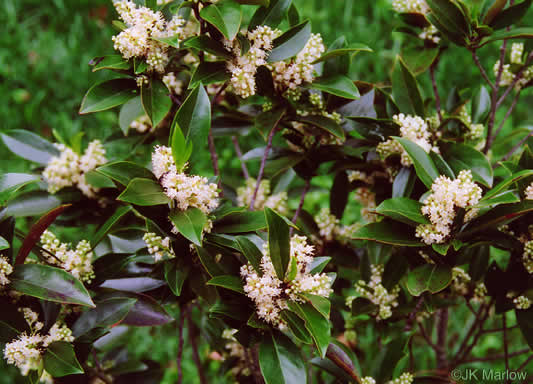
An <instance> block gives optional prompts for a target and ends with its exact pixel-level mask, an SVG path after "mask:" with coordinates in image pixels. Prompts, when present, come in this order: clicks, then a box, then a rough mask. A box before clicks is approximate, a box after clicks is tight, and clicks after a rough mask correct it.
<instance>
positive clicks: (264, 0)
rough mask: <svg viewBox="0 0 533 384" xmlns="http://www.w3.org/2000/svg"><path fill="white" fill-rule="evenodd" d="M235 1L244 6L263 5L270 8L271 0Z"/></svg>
mask: <svg viewBox="0 0 533 384" xmlns="http://www.w3.org/2000/svg"><path fill="white" fill-rule="evenodd" d="M235 1H236V2H237V3H239V4H243V5H261V6H263V7H268V6H269V5H270V0H235Z"/></svg>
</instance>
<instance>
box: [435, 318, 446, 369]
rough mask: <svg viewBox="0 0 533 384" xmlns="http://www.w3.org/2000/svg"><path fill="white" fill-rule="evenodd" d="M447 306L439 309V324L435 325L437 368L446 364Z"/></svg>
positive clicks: (444, 366) (442, 367)
mask: <svg viewBox="0 0 533 384" xmlns="http://www.w3.org/2000/svg"><path fill="white" fill-rule="evenodd" d="M447 331H448V308H443V309H441V310H440V311H439V324H438V326H437V347H438V351H437V369H444V368H446V366H447V365H448V358H447V357H446V344H447V334H448V332H447Z"/></svg>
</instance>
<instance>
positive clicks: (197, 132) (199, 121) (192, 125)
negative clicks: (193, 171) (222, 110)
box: [170, 84, 211, 163]
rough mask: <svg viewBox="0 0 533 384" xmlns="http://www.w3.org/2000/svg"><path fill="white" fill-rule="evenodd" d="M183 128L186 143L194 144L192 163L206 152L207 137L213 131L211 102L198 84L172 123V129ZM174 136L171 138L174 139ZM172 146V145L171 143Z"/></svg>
mask: <svg viewBox="0 0 533 384" xmlns="http://www.w3.org/2000/svg"><path fill="white" fill-rule="evenodd" d="M177 128H181V130H182V132H183V136H184V137H185V139H186V142H190V143H192V146H193V148H194V152H193V154H192V159H191V162H193V163H194V159H199V158H200V157H201V156H202V155H203V154H204V153H205V151H206V144H207V136H208V135H209V130H210V129H211V102H210V101H209V96H208V95H207V93H206V91H205V89H204V87H203V86H202V85H201V84H198V85H197V86H196V88H194V89H193V90H192V91H191V93H190V94H189V96H187V99H185V101H184V102H183V104H182V105H181V107H180V109H179V110H178V112H177V113H176V116H175V117H174V121H173V122H172V129H177ZM173 137H174V135H173V134H172V135H171V136H170V138H173ZM170 144H171V145H172V143H170Z"/></svg>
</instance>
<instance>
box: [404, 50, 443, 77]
mask: <svg viewBox="0 0 533 384" xmlns="http://www.w3.org/2000/svg"><path fill="white" fill-rule="evenodd" d="M438 55H439V48H437V47H436V48H427V47H413V48H407V49H405V50H403V51H402V58H403V60H404V62H405V65H406V66H407V68H409V70H410V71H411V72H412V73H413V74H415V75H420V74H421V73H424V72H425V71H427V70H428V68H429V67H430V66H431V64H433V62H434V61H435V59H436V58H437V56H438Z"/></svg>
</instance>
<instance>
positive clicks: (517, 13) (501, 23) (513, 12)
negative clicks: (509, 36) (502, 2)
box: [490, 0, 531, 29]
mask: <svg viewBox="0 0 533 384" xmlns="http://www.w3.org/2000/svg"><path fill="white" fill-rule="evenodd" d="M530 6H531V0H525V1H522V2H521V3H519V4H515V5H511V6H510V7H509V8H507V9H504V10H503V11H501V12H500V13H498V14H497V15H496V17H495V18H494V20H492V23H490V26H491V27H492V28H493V29H503V28H505V27H508V26H510V25H512V24H516V23H518V22H519V21H520V20H522V18H523V17H524V16H525V15H526V13H527V11H528V9H529V7H530Z"/></svg>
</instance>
